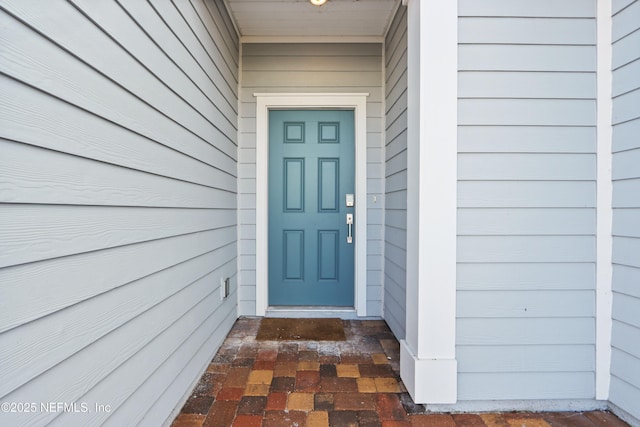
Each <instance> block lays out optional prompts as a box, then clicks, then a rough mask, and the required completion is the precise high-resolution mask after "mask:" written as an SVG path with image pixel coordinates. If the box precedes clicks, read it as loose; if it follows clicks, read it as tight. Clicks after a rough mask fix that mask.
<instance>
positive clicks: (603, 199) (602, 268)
mask: <svg viewBox="0 0 640 427" xmlns="http://www.w3.org/2000/svg"><path fill="white" fill-rule="evenodd" d="M611 12H612V8H611V0H598V4H597V58H598V62H597V76H598V77H597V85H598V88H597V141H598V143H597V144H596V146H597V165H598V166H597V189H596V194H597V205H596V212H597V213H596V222H597V226H596V227H597V228H596V399H598V400H608V399H609V385H610V382H611V329H612V305H613V295H612V281H613V258H612V256H613V255H612V253H613V182H612V177H613V175H612V170H611V169H612V159H613V155H612V148H613V130H612V108H613V100H612V89H611V88H612V80H613V77H612V70H611V66H612V64H611V58H612V46H611V43H612V35H611V31H612V17H611Z"/></svg>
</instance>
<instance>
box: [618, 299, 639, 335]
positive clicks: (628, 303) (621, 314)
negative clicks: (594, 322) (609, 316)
mask: <svg viewBox="0 0 640 427" xmlns="http://www.w3.org/2000/svg"><path fill="white" fill-rule="evenodd" d="M638 311H640V298H638V297H635V296H631V295H624V294H621V293H619V292H614V293H613V317H614V318H615V319H616V320H618V321H620V322H624V323H626V324H628V325H630V326H633V327H636V328H638V329H640V316H638Z"/></svg>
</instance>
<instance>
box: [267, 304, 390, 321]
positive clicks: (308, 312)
mask: <svg viewBox="0 0 640 427" xmlns="http://www.w3.org/2000/svg"><path fill="white" fill-rule="evenodd" d="M265 317H288V318H312V319H313V318H323V317H337V318H339V319H343V320H352V319H360V320H363V319H367V317H358V313H357V312H356V309H355V308H353V307H324V306H271V307H268V308H267V311H266V313H265ZM371 319H379V317H375V318H374V317H372V318H371Z"/></svg>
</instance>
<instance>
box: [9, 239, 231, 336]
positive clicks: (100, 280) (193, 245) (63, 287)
mask: <svg viewBox="0 0 640 427" xmlns="http://www.w3.org/2000/svg"><path fill="white" fill-rule="evenodd" d="M234 240H235V229H233V228H224V229H219V230H212V231H205V232H199V233H192V234H187V235H184V236H178V237H173V238H171V239H160V240H154V241H150V242H144V243H138V244H131V245H127V246H123V247H118V248H112V249H105V250H101V251H92V252H86V253H83V254H79V255H75V256H70V257H64V258H59V259H52V260H46V261H40V262H38V263H37V264H34V265H31V264H24V265H21V266H16V267H12V268H6V269H3V270H0V283H3V286H2V288H1V289H0V291H1V292H2V294H1V296H2V298H0V309H1V310H0V331H6V330H8V329H12V328H15V327H17V326H19V325H21V324H23V323H28V322H32V321H33V320H35V319H39V318H41V317H43V316H46V315H49V314H51V313H54V312H56V311H59V310H62V309H64V308H66V307H69V306H72V305H74V304H78V303H80V302H82V301H84V300H87V299H89V298H92V297H95V296H96V295H99V294H101V293H104V292H108V291H110V290H113V289H116V288H118V287H120V286H123V285H125V284H127V283H129V282H132V281H134V280H138V279H140V278H142V277H145V276H148V275H150V274H153V273H154V272H157V271H160V270H162V269H165V268H167V267H170V266H172V265H178V264H181V263H184V262H186V261H188V260H190V259H192V258H195V257H198V256H200V255H202V254H204V253H208V252H211V251H214V250H216V249H218V248H222V247H225V246H228V247H227V249H226V251H228V252H233V251H235V250H236V248H235V244H234ZM131 259H137V260H140V261H139V262H137V263H131V262H128V261H130V260H131ZM114 265H117V266H119V268H118V269H114V268H113V266H114ZM88 275H90V276H91V277H93V279H92V280H87V276H88Z"/></svg>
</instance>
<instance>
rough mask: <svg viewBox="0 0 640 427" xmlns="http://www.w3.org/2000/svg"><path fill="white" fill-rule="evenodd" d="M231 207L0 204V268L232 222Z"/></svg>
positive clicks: (224, 225) (213, 227)
mask: <svg viewBox="0 0 640 427" xmlns="http://www.w3.org/2000/svg"><path fill="white" fill-rule="evenodd" d="M235 221H236V218H235V211H234V210H232V209H162V208H158V209H147V208H118V207H112V206H105V207H102V206H84V207H78V206H63V205H52V206H51V205H44V206H43V205H30V204H29V205H6V204H5V205H0V241H2V242H3V251H2V252H1V253H0V267H5V266H11V265H18V264H24V263H27V262H35V261H39V260H45V259H51V258H57V257H62V256H69V255H74V254H78V253H82V252H89V251H94V250H100V249H106V248H114V247H118V246H123V245H128V244H132V243H138V242H145V241H151V240H156V239H163V238H167V237H172V236H178V235H183V234H190V233H195V232H199V231H206V230H212V229H216V228H221V227H232V226H234V225H235Z"/></svg>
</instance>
